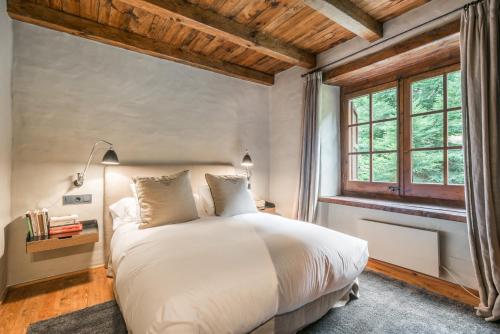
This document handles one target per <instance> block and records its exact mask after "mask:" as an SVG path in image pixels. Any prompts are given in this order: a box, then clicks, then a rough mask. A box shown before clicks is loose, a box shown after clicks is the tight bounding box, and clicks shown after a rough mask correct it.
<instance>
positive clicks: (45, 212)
mask: <svg viewBox="0 0 500 334" xmlns="http://www.w3.org/2000/svg"><path fill="white" fill-rule="evenodd" d="M42 217H43V229H44V230H45V235H49V210H47V209H42Z"/></svg>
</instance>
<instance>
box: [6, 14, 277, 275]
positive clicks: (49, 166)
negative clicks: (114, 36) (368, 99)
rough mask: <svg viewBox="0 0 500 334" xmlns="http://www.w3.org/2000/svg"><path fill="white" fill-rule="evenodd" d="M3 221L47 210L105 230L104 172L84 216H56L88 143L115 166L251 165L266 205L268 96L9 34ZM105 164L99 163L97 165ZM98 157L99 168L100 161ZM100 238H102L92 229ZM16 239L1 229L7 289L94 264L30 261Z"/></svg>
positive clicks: (48, 38)
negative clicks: (8, 157)
mask: <svg viewBox="0 0 500 334" xmlns="http://www.w3.org/2000/svg"><path fill="white" fill-rule="evenodd" d="M14 59H15V65H14V72H13V76H14V81H13V129H14V139H13V180H12V181H13V184H12V214H13V217H19V216H21V215H22V214H23V213H24V212H25V211H26V210H28V209H33V208H41V207H48V208H49V210H50V213H51V214H54V215H56V214H64V213H73V212H75V213H78V214H80V216H81V217H82V218H97V219H98V220H99V222H100V223H101V222H102V168H101V166H100V165H94V166H93V167H92V168H91V170H90V174H89V175H88V178H87V181H86V183H85V185H84V186H83V187H82V188H80V189H77V190H71V193H79V194H83V193H91V194H92V195H93V196H94V198H93V201H94V202H93V204H91V205H80V206H69V207H63V206H62V205H61V202H62V200H61V196H62V195H63V194H64V193H65V192H67V191H68V190H69V189H70V186H71V182H70V181H71V180H70V177H71V176H72V175H73V174H74V173H76V172H78V171H80V170H81V169H82V168H83V164H84V162H85V160H86V158H87V156H88V154H89V151H90V148H91V146H92V144H93V143H94V141H96V140H97V139H99V138H102V139H107V140H109V141H111V142H113V143H114V144H115V149H116V151H117V153H118V155H119V158H120V160H121V161H122V162H123V163H128V162H131V163H140V162H230V163H233V164H234V165H235V166H236V167H238V166H239V164H240V162H241V158H242V156H243V153H244V149H245V148H248V150H249V151H250V154H251V156H252V159H253V161H254V166H255V167H254V170H253V171H254V173H253V178H252V189H253V192H254V195H255V197H260V198H267V197H268V177H269V173H268V169H269V140H268V139H269V138H268V129H269V118H268V114H269V113H268V107H269V91H270V88H269V87H266V86H261V85H258V84H253V83H249V82H247V81H243V80H238V79H234V78H230V77H227V76H223V75H219V74H216V73H212V72H209V71H204V70H200V69H195V68H192V67H188V66H184V65H180V64H176V63H172V62H167V61H164V60H160V59H156V58H152V57H149V56H146V55H142V54H138V53H133V52H130V51H126V50H122V49H119V48H115V47H111V46H107V45H103V44H99V43H96V42H92V41H88V40H85V39H82V38H78V37H74V36H71V35H67V34H63V33H60V32H55V31H51V30H47V29H44V28H40V27H37V26H33V25H29V24H25V23H20V22H15V24H14ZM103 153H104V152H102V151H101V152H100V154H98V156H97V157H96V159H95V160H96V162H97V161H98V160H99V159H100V156H102V154H103ZM99 155H100V156H99ZM101 229H102V227H101ZM24 237H25V227H24V226H23V224H22V222H21V221H20V220H19V219H17V220H15V221H14V222H13V223H11V224H10V225H9V228H8V257H9V261H8V262H9V278H8V281H9V284H15V283H19V282H24V281H28V280H32V279H36V278H40V277H45V276H48V275H55V274H59V273H63V272H68V271H73V270H79V269H82V268H86V267H88V266H92V265H96V264H100V263H102V261H103V256H102V244H101V243H98V244H96V245H94V246H89V245H86V246H81V247H72V248H67V249H64V250H60V251H53V252H46V253H40V254H37V255H27V254H26V253H25V249H24Z"/></svg>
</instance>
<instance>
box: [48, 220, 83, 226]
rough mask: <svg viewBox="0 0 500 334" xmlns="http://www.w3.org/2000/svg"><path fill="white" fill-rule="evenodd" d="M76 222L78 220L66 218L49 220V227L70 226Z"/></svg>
mask: <svg viewBox="0 0 500 334" xmlns="http://www.w3.org/2000/svg"><path fill="white" fill-rule="evenodd" d="M75 224H78V220H66V221H60V222H52V221H50V224H49V227H60V226H70V225H75Z"/></svg>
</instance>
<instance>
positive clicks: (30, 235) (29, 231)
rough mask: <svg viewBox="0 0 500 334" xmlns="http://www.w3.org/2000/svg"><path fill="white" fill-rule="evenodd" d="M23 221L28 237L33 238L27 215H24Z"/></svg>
mask: <svg viewBox="0 0 500 334" xmlns="http://www.w3.org/2000/svg"><path fill="white" fill-rule="evenodd" d="M24 223H25V224H26V229H27V230H28V237H30V238H33V230H32V229H31V222H30V219H29V216H28V215H26V216H25V217H24Z"/></svg>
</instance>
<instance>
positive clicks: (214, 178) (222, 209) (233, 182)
mask: <svg viewBox="0 0 500 334" xmlns="http://www.w3.org/2000/svg"><path fill="white" fill-rule="evenodd" d="M205 179H206V180H207V183H208V186H209V187H210V192H211V193H212V198H213V200H214V204H215V214H216V215H217V216H225V217H228V216H234V215H239V214H242V213H254V212H257V208H256V207H255V203H254V201H253V199H252V196H251V195H250V192H249V191H248V183H247V179H246V178H245V177H242V176H235V175H220V176H219V175H212V174H205Z"/></svg>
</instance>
